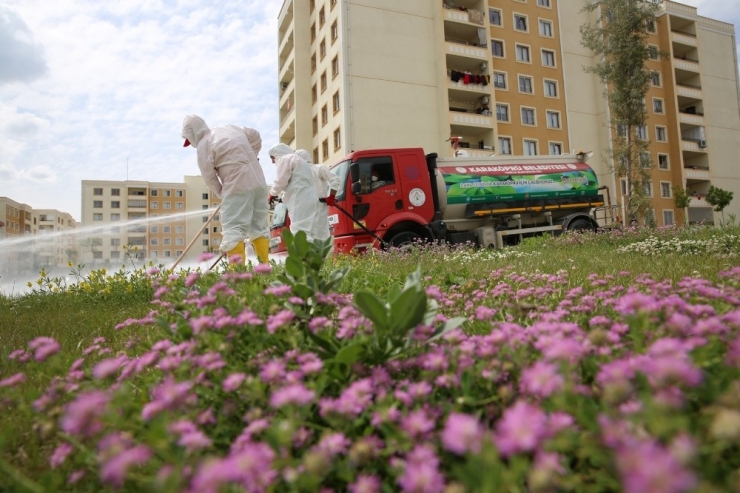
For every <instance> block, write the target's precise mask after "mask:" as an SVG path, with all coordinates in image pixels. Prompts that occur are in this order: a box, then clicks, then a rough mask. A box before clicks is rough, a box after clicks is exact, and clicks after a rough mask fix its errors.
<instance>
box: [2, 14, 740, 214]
mask: <svg viewBox="0 0 740 493" xmlns="http://www.w3.org/2000/svg"><path fill="white" fill-rule="evenodd" d="M430 1H431V0H430ZM563 1H566V0H563ZM568 1H572V0H568ZM681 3H685V4H688V5H692V6H695V7H698V8H699V14H700V15H703V16H706V17H711V18H714V19H718V20H722V21H724V22H729V23H731V24H734V25H735V26H736V36H737V35H740V32H737V31H740V2H738V1H728V0H684V1H683V2H681ZM281 6H282V1H281V0H219V1H218V2H206V1H203V0H124V1H121V2H102V1H100V0H53V1H52V0H0V196H5V197H9V198H11V199H13V200H15V201H17V202H20V203H24V204H27V205H29V206H31V207H33V208H34V209H58V210H60V211H63V212H68V213H70V214H72V216H73V217H74V218H75V219H77V220H80V218H81V216H80V210H81V195H80V193H81V192H80V189H81V181H82V180H126V179H131V180H142V181H153V182H174V183H181V182H182V181H183V176H185V175H198V174H199V170H198V166H197V162H196V155H195V151H194V150H193V149H192V147H188V148H183V147H182V142H183V139H182V138H181V137H180V134H181V130H182V120H183V118H184V117H185V115H188V114H197V115H200V116H201V117H203V119H204V120H205V121H206V123H208V125H209V126H211V127H214V126H218V125H226V124H237V125H243V126H249V127H252V128H256V129H257V130H259V132H260V133H261V134H262V143H263V145H262V152H261V153H260V156H259V158H260V162H261V164H262V167H263V169H264V171H265V178H266V179H267V181H268V183H269V182H271V181H272V180H273V179H274V178H275V168H274V165H272V163H271V162H270V159H269V158H268V156H267V150H268V149H269V148H270V147H271V146H272V145H274V144H276V143H277V139H278V125H279V122H278V82H277V70H278V67H277V64H278V62H277V43H278V40H277V16H278V14H279V11H280V7H281ZM736 39H737V38H736ZM738 52H740V48H739V49H738Z"/></svg>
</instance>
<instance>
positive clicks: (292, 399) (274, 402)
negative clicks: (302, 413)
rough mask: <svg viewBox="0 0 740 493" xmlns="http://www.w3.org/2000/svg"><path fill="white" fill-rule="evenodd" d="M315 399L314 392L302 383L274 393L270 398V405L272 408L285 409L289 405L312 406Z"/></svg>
mask: <svg viewBox="0 0 740 493" xmlns="http://www.w3.org/2000/svg"><path fill="white" fill-rule="evenodd" d="M315 397H316V393H315V392H314V391H313V390H309V389H307V388H306V387H304V386H303V384H301V383H294V384H291V385H287V386H285V387H283V388H282V389H278V390H276V391H274V392H273V393H272V396H271V397H270V405H271V406H272V407H283V406H285V405H288V404H295V405H298V406H305V405H306V404H310V403H311V402H312V401H313V400H314V398H315Z"/></svg>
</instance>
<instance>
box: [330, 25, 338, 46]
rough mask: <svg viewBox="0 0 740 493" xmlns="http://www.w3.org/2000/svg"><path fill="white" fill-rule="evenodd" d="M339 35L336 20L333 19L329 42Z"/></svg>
mask: <svg viewBox="0 0 740 493" xmlns="http://www.w3.org/2000/svg"><path fill="white" fill-rule="evenodd" d="M338 37H339V26H338V25H337V21H334V23H333V24H332V25H331V42H332V43H333V42H334V41H336V40H337V38H338Z"/></svg>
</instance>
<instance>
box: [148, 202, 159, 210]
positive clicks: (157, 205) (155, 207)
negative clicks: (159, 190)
mask: <svg viewBox="0 0 740 493" xmlns="http://www.w3.org/2000/svg"><path fill="white" fill-rule="evenodd" d="M149 207H150V208H151V209H159V202H150V203H149Z"/></svg>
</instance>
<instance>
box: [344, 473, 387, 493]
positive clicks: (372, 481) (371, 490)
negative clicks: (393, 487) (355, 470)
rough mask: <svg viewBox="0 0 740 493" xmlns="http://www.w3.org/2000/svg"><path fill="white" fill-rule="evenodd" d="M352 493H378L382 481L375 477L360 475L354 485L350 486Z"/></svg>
mask: <svg viewBox="0 0 740 493" xmlns="http://www.w3.org/2000/svg"><path fill="white" fill-rule="evenodd" d="M348 489H349V492H350V493H378V492H379V491H380V479H378V477H377V476H374V475H368V474H358V475H357V477H356V478H355V481H354V482H353V483H350V484H349V485H348Z"/></svg>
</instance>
